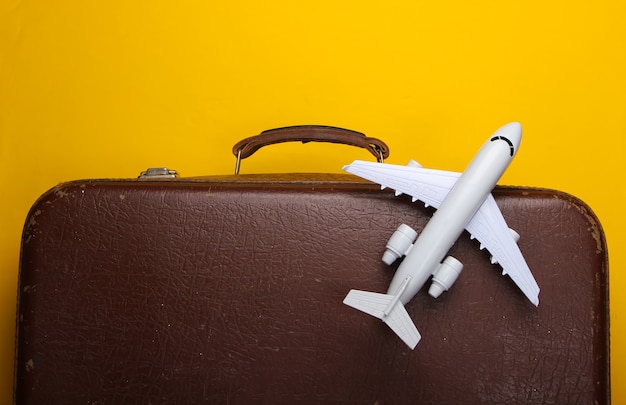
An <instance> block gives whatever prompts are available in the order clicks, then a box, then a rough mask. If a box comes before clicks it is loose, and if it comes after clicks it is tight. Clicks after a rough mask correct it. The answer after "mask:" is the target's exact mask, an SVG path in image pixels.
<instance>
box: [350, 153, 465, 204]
mask: <svg viewBox="0 0 626 405" xmlns="http://www.w3.org/2000/svg"><path fill="white" fill-rule="evenodd" d="M343 170H345V171H347V172H349V173H352V174H354V175H356V176H359V177H362V178H364V179H367V180H370V181H373V182H375V183H378V184H380V185H381V187H382V188H386V187H390V188H392V189H394V190H396V195H400V194H407V195H410V196H411V197H412V198H413V201H416V200H420V201H422V202H424V203H425V204H426V205H427V206H428V205H432V206H433V207H435V208H439V206H440V205H441V202H442V201H443V200H444V198H446V196H447V195H448V192H450V190H451V189H452V187H453V186H454V184H455V183H456V181H457V180H458V179H459V177H461V173H456V172H449V171H445V170H433V169H424V168H422V167H411V166H400V165H391V164H387V163H376V162H366V161H362V160H355V161H354V162H352V164H349V165H347V166H344V168H343Z"/></svg>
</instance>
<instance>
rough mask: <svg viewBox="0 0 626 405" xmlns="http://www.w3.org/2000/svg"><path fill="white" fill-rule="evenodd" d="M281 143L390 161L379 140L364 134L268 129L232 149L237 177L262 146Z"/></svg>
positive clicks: (319, 128) (308, 127) (326, 128)
mask: <svg viewBox="0 0 626 405" xmlns="http://www.w3.org/2000/svg"><path fill="white" fill-rule="evenodd" d="M280 142H302V143H307V142H332V143H341V144H345V145H351V146H357V147H360V148H364V149H367V150H368V151H369V152H370V153H371V154H372V155H374V156H375V157H376V159H377V160H378V161H380V162H383V161H384V160H385V159H386V158H388V157H389V147H388V146H387V144H385V143H384V142H383V141H381V140H380V139H376V138H370V137H367V136H365V134H362V133H361V132H356V131H352V130H349V129H344V128H338V127H330V126H323V125H296V126H291V127H284V128H275V129H268V130H266V131H263V132H261V133H260V134H259V135H255V136H251V137H248V138H245V139H242V140H241V141H239V142H237V143H236V144H235V145H234V146H233V154H234V155H235V156H236V157H237V164H236V166H235V174H239V165H240V163H241V159H245V158H247V157H249V156H251V155H252V154H254V152H256V151H257V150H259V149H261V148H262V147H263V146H267V145H272V144H275V143H280Z"/></svg>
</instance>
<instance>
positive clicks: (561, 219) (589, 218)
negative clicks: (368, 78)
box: [15, 127, 610, 404]
mask: <svg viewBox="0 0 626 405" xmlns="http://www.w3.org/2000/svg"><path fill="white" fill-rule="evenodd" d="M306 130H307V128H289V129H286V130H282V131H281V132H280V134H282V135H280V134H279V136H278V139H274V140H271V141H268V142H270V143H271V142H279V141H282V140H285V139H287V138H289V139H291V138H293V139H301V140H302V139H303V140H321V139H318V138H320V137H321V138H324V139H322V140H329V139H325V138H330V140H331V141H334V142H347V143H357V144H358V143H359V142H361V141H362V140H361V141H359V142H353V140H354V137H355V136H356V137H357V138H358V134H357V135H354V134H347V133H345V132H343V131H340V130H335V129H333V128H318V127H314V128H308V131H306ZM289 131H292V132H291V133H288V132H289ZM294 131H295V132H294ZM302 131H305V132H306V133H302ZM337 131H338V132H341V133H342V135H341V136H348V137H350V138H352V140H338V139H337V133H336V132H337ZM311 134H313V135H311ZM274 135H275V133H274ZM361 137H362V136H361ZM376 141H377V140H372V139H368V140H366V141H365V144H366V145H369V146H370V147H371V148H370V149H371V151H372V153H373V154H374V155H385V154H386V153H387V151H386V150H385V149H384V147H383V146H376V145H375V144H374V143H373V142H376ZM261 143H267V142H266V141H262V142H261ZM361 143H362V142H361ZM380 144H382V143H380ZM382 145H384V144H382ZM235 149H236V151H238V150H241V147H240V146H239V147H236V148H235ZM241 156H242V154H240V157H241ZM383 157H384V156H381V158H383ZM348 160H349V158H348ZM149 175H151V176H149V177H146V178H140V179H128V180H85V181H74V182H70V183H65V184H61V185H59V186H57V187H54V188H53V189H51V190H50V191H48V192H47V193H45V194H44V195H43V196H42V197H41V198H40V199H39V200H38V201H37V202H36V203H35V204H34V206H33V208H32V210H31V211H30V214H29V215H28V218H27V220H26V225H25V229H24V234H23V241H22V253H21V268H20V279H19V303H18V328H17V329H18V335H17V354H16V389H15V399H16V401H17V403H41V404H68V403H83V404H121V403H142V404H158V403H168V404H169V403H272V404H273V403H294V402H303V403H350V404H361V403H362V404H375V403H380V404H383V403H389V404H395V403H412V404H422V403H448V404H464V403H472V404H473V403H584V404H587V403H607V402H609V401H610V388H609V375H608V374H609V344H608V319H609V318H608V303H607V296H608V274H607V272H608V264H607V250H606V243H605V239H604V236H603V232H602V228H601V226H600V224H599V222H598V220H597V218H596V217H595V216H594V214H593V212H592V211H591V210H590V209H589V207H588V206H586V205H585V204H584V203H583V202H581V201H580V200H578V199H576V198H575V197H572V196H571V195H567V194H564V193H561V192H558V191H551V190H544V189H534V188H516V187H497V188H496V189H495V190H494V192H493V195H494V196H495V198H496V201H497V203H498V205H499V206H500V207H501V210H502V213H503V215H504V217H505V218H506V220H507V222H508V224H509V226H511V227H512V228H513V229H516V230H517V231H518V232H519V233H520V234H521V235H522V238H521V240H520V241H519V246H520V249H521V251H522V252H523V254H524V256H525V257H526V260H527V262H528V264H529V266H530V268H531V269H532V271H533V273H534V276H535V278H536V279H537V282H538V284H539V286H540V287H541V294H540V304H539V306H538V307H535V306H533V305H532V304H531V303H529V302H528V300H527V299H526V298H525V297H524V296H523V294H521V293H520V291H519V289H518V288H517V287H516V286H515V285H514V283H513V282H512V281H511V280H510V279H509V278H508V277H506V276H504V277H503V276H502V275H501V269H500V267H498V266H497V265H491V264H490V260H489V253H488V252H486V251H484V250H483V251H481V250H479V246H478V242H477V241H471V240H470V239H469V238H468V237H467V234H465V235H463V236H462V237H461V238H460V239H459V240H458V242H457V243H456V245H455V246H454V247H453V248H452V251H451V253H452V254H453V255H454V256H455V257H457V258H459V259H460V260H461V261H462V262H464V264H465V269H464V271H463V273H462V274H461V276H460V277H459V279H458V281H457V282H456V284H455V285H454V286H453V287H452V289H451V290H450V291H449V292H447V293H445V294H444V295H443V296H441V297H440V298H439V299H433V298H431V297H430V296H428V294H427V293H426V291H421V292H420V293H418V295H417V296H416V297H415V298H414V299H413V300H412V301H411V302H410V303H409V304H408V305H407V306H406V308H407V311H408V313H409V314H410V315H411V317H412V319H413V320H414V321H415V324H416V325H417V327H418V328H419V330H420V332H421V334H422V341H421V342H420V343H419V345H418V346H417V348H416V349H415V350H413V351H412V350H410V349H409V348H408V347H407V346H406V345H405V344H404V343H403V342H402V341H401V340H400V339H398V337H397V336H396V335H395V334H394V333H393V332H392V331H391V330H390V329H389V328H387V327H386V326H385V325H384V324H383V323H382V322H380V321H379V320H378V319H375V318H373V317H370V316H367V315H365V314H363V313H361V312H359V311H356V310H354V309H352V308H350V307H348V306H346V305H344V304H343V303H342V300H343V299H344V297H345V296H346V293H347V292H348V291H349V290H350V289H352V288H359V289H364V290H370V291H378V292H384V291H386V289H387V287H388V285H389V282H390V280H391V278H392V275H393V268H392V269H389V268H387V267H386V266H385V265H384V264H383V263H382V262H381V260H380V256H381V254H382V252H383V251H384V246H385V243H386V241H387V239H388V238H389V236H390V235H391V234H392V232H393V231H394V230H395V228H396V227H397V225H399V224H400V223H403V222H404V223H407V224H410V225H411V226H413V227H414V228H415V229H417V230H418V231H419V230H420V229H422V228H423V227H424V225H425V224H426V223H427V221H428V219H429V217H430V216H431V215H432V213H433V210H432V209H429V208H425V207H424V205H423V204H420V203H411V199H410V198H409V197H406V196H400V197H395V196H394V193H393V191H388V190H384V191H381V190H380V187H379V186H377V185H374V184H371V183H368V182H365V181H360V180H359V179H358V178H356V177H354V176H351V175H315V174H309V175H306V174H295V175H240V176H214V177H206V178H194V179H185V178H168V176H173V174H172V172H170V171H164V172H163V173H161V175H162V176H163V177H161V176H159V175H157V176H154V171H152V172H151V173H149Z"/></svg>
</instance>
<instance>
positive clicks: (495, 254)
mask: <svg viewBox="0 0 626 405" xmlns="http://www.w3.org/2000/svg"><path fill="white" fill-rule="evenodd" d="M521 139H522V127H521V125H520V124H519V123H517V122H513V123H510V124H507V125H505V126H503V127H502V128H500V129H498V130H497V131H496V132H495V133H494V134H493V135H492V136H491V137H489V139H488V140H487V141H486V142H485V144H484V145H483V146H482V147H481V149H480V150H479V151H478V153H477V154H476V156H475V157H474V159H473V160H472V161H471V163H470V164H469V166H468V167H467V169H466V170H465V172H464V173H456V172H448V171H442V170H432V169H425V168H422V167H421V166H420V165H419V164H418V163H417V162H414V161H411V162H409V164H408V165H407V166H400V165H391V164H386V163H374V162H364V161H359V160H355V161H354V162H353V163H352V164H350V165H347V166H345V167H344V168H343V169H344V170H345V171H347V172H349V173H352V174H355V175H357V176H359V177H363V178H365V179H367V180H371V181H373V182H376V183H378V184H380V185H381V186H382V187H381V189H384V188H386V187H391V188H393V189H395V190H396V196H398V195H400V194H408V195H410V196H412V197H413V201H414V202H415V201H416V200H421V201H422V202H424V203H425V204H426V206H429V205H431V206H433V207H435V208H437V211H436V212H435V214H434V215H433V216H432V218H431V219H430V221H429V222H428V223H427V224H426V226H425V227H424V230H423V231H422V233H421V234H420V236H419V238H417V240H416V237H417V232H415V231H414V230H413V229H411V228H410V227H409V226H408V225H406V224H402V225H400V226H399V227H398V229H397V230H396V231H395V232H394V234H393V235H392V236H391V238H390V239H389V242H388V243H387V247H386V251H385V253H384V254H383V258H382V260H383V262H385V263H386V264H387V265H391V264H392V263H393V262H394V261H395V260H397V259H399V258H402V257H403V256H405V258H404V260H403V261H402V263H401V264H400V266H399V267H398V270H397V271H396V274H395V275H394V277H393V279H392V281H391V284H390V285H389V289H388V291H387V293H386V294H379V293H374V292H368V291H360V290H351V291H350V292H349V293H348V295H347V296H346V298H345V299H344V301H343V302H344V304H346V305H349V306H351V307H353V308H356V309H359V310H361V311H363V312H365V313H367V314H370V315H373V316H375V317H377V318H379V319H381V320H382V321H383V322H385V323H386V324H387V325H388V326H389V327H390V328H391V329H392V330H393V331H394V332H395V333H396V334H397V335H398V336H399V337H400V338H401V339H402V340H403V341H404V342H405V343H406V344H407V345H408V346H409V347H410V348H411V349H414V348H415V346H416V345H417V343H418V342H419V341H420V339H421V335H420V334H419V332H418V331H417V328H416V327H415V324H414V323H413V321H412V320H411V318H410V317H409V314H408V313H407V311H406V309H405V308H404V305H406V303H408V302H409V301H410V300H411V299H412V298H413V297H414V296H415V294H417V292H418V291H419V290H420V289H421V288H422V286H423V285H424V284H425V283H426V281H427V280H428V278H429V277H430V276H432V284H431V286H430V289H429V290H428V293H429V294H430V295H431V296H432V297H434V298H437V297H439V295H441V293H442V292H444V291H447V290H448V289H449V288H450V287H451V286H452V284H453V283H454V282H455V281H456V279H457V277H458V276H459V274H460V273H461V270H462V269H463V264H461V262H459V261H458V260H457V259H455V258H454V257H452V256H447V257H446V255H447V254H448V251H449V250H450V248H451V247H452V245H453V244H454V242H455V241H456V240H457V239H458V238H459V236H461V234H462V233H463V230H464V229H466V230H467V231H468V232H469V234H470V235H471V238H472V239H474V238H476V239H478V240H479V241H480V242H481V246H480V248H481V249H484V248H487V249H488V250H489V252H491V254H492V259H491V262H492V263H499V264H500V265H501V266H502V269H503V272H502V274H503V275H504V274H508V275H509V276H510V277H511V278H512V279H513V281H514V282H515V283H516V284H517V286H518V287H519V288H520V289H521V290H522V292H523V293H524V294H525V295H526V297H528V299H529V300H530V301H531V302H532V303H533V304H534V305H535V306H537V305H539V286H538V285H537V282H536V281H535V278H534V277H533V275H532V273H531V271H530V269H529V268H528V265H527V264H526V261H525V260H524V257H523V256H522V253H521V252H520V250H519V247H518V246H517V241H518V239H519V235H518V234H517V233H516V232H515V231H513V230H512V229H509V227H508V226H507V224H506V221H505V220H504V217H503V216H502V213H501V212H500V209H499V208H498V205H497V204H496V201H495V200H494V198H493V196H492V195H491V190H493V188H494V187H495V185H496V183H497V181H498V180H499V179H500V177H501V176H502V174H503V173H504V171H505V170H506V168H507V167H508V166H509V163H510V162H511V160H513V157H515V153H516V152H517V149H518V148H519V145H520V141H521Z"/></svg>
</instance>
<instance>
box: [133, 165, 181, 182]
mask: <svg viewBox="0 0 626 405" xmlns="http://www.w3.org/2000/svg"><path fill="white" fill-rule="evenodd" d="M176 177H178V173H177V172H176V170H170V169H168V168H167V167H150V168H148V169H147V170H145V171H143V172H141V173H140V174H139V178H140V179H174V178H176Z"/></svg>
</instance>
